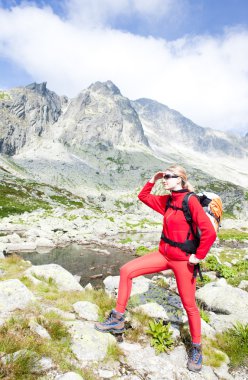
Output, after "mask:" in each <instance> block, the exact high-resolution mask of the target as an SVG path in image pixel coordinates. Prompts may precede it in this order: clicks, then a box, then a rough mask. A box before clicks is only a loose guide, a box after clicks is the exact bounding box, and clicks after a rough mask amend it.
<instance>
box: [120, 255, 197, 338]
mask: <svg viewBox="0 0 248 380" xmlns="http://www.w3.org/2000/svg"><path fill="white" fill-rule="evenodd" d="M166 269H171V270H172V271H173V272H174V275H175V277H176V282H177V288H178V292H179V295H180V297H181V301H182V304H183V306H184V308H185V310H186V312H187V315H188V320H189V328H190V333H191V337H192V341H193V342H194V343H200V341H201V318H200V313H199V310H198V308H197V306H196V302H195V290H196V280H195V279H194V278H193V269H194V266H193V265H190V264H189V263H188V261H175V260H170V259H167V258H166V257H165V256H164V255H162V254H161V253H160V252H153V253H151V254H149V255H146V256H142V257H139V258H137V259H134V260H132V261H130V262H129V263H127V264H125V265H123V266H122V267H121V269H120V283H119V290H118V298H117V305H116V311H118V312H120V313H124V312H125V309H126V306H127V303H128V299H129V297H130V294H131V288H132V279H133V278H134V277H138V276H141V275H145V274H151V273H156V272H161V271H163V270H166Z"/></svg>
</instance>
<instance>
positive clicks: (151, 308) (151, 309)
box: [134, 302, 169, 321]
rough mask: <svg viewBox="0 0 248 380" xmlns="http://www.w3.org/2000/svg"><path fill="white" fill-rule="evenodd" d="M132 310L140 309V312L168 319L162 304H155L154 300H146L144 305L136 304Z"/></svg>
mask: <svg viewBox="0 0 248 380" xmlns="http://www.w3.org/2000/svg"><path fill="white" fill-rule="evenodd" d="M134 310H135V311H141V312H142V313H144V314H146V315H148V316H150V317H152V318H161V319H163V320H164V321H168V320H169V317H168V315H167V313H166V311H165V309H164V308H163V306H161V305H159V304H157V303H156V302H148V303H146V304H144V305H140V306H137V307H136V308H135V309H134Z"/></svg>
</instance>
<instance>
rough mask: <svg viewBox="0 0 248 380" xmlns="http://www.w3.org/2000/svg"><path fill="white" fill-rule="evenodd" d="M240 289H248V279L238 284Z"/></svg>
mask: <svg viewBox="0 0 248 380" xmlns="http://www.w3.org/2000/svg"><path fill="white" fill-rule="evenodd" d="M238 287H239V288H240V289H245V290H247V289H248V281H247V280H242V281H241V282H240V284H239V286H238Z"/></svg>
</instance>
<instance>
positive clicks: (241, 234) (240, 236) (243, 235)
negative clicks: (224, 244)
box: [218, 228, 248, 241]
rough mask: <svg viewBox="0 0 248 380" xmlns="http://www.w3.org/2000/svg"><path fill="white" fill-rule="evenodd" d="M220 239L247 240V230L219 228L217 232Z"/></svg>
mask: <svg viewBox="0 0 248 380" xmlns="http://www.w3.org/2000/svg"><path fill="white" fill-rule="evenodd" d="M218 237H219V239H220V240H231V239H233V240H238V241H243V240H248V232H245V231H240V230H236V229H234V228H232V229H220V231H219V233H218Z"/></svg>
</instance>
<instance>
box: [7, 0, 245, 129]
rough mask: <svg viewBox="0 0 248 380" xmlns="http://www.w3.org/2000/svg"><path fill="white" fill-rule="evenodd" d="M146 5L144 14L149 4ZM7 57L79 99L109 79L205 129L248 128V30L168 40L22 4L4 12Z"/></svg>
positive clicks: (132, 95) (131, 94)
mask: <svg viewBox="0 0 248 380" xmlns="http://www.w3.org/2000/svg"><path fill="white" fill-rule="evenodd" d="M75 1H76V0H74V2H75ZM80 3H82V2H80ZM96 3H97V1H96ZM106 3H107V0H105V5H106ZM108 3H109V7H110V6H111V5H113V4H114V3H119V4H122V8H121V9H119V10H115V12H116V14H117V12H120V11H121V12H122V11H123V9H125V4H127V3H128V0H120V1H119V2H117V1H115V2H114V1H113V0H108ZM134 3H135V0H134V1H133V4H134ZM158 3H159V0H158V1H157V4H158ZM137 4H141V1H140V2H138V0H136V5H137ZM118 6H120V5H118ZM143 6H144V8H142V9H143V12H144V13H145V11H148V10H149V9H148V8H146V6H147V7H149V5H148V2H147V1H144V3H143ZM154 9H155V8H154ZM149 12H151V9H150V10H149ZM101 17H102V16H101ZM101 17H100V18H99V20H100V19H101V20H102V19H103V18H101ZM95 25H97V23H96V24H95ZM0 56H3V57H6V58H8V59H10V60H11V61H13V62H15V63H16V65H18V66H19V67H21V68H24V69H25V70H26V71H27V72H28V73H29V74H30V75H31V76H32V77H33V78H34V80H35V81H37V82H39V81H47V82H48V87H49V88H50V89H51V90H54V91H56V92H57V93H59V94H66V95H68V96H71V97H72V96H76V95H77V93H78V92H79V91H81V90H82V89H84V88H85V87H87V86H88V85H90V84H91V83H92V82H95V81H98V80H100V81H105V80H108V79H110V80H112V81H113V82H114V83H115V84H116V85H117V86H118V87H119V88H120V90H121V92H122V93H123V94H124V95H125V96H127V97H129V98H130V99H136V98H139V97H148V98H152V99H155V100H158V101H160V102H162V103H164V104H166V105H168V106H169V107H171V108H174V109H176V110H178V111H180V112H181V113H182V114H184V115H185V116H187V117H189V118H190V119H192V120H193V121H194V122H196V123H197V124H199V125H202V126H209V127H212V128H218V129H231V128H237V129H238V128H241V127H244V126H248V109H247V103H248V75H247V62H248V31H247V30H241V29H230V30H226V32H225V33H224V34H223V36H219V37H211V36H198V37H185V38H182V39H180V40H176V41H172V42H168V41H165V40H163V39H155V38H152V37H147V38H145V37H141V36H135V35H132V34H130V33H123V32H121V31H117V30H113V29H111V28H108V27H107V26H106V25H105V26H104V27H103V26H102V27H100V26H95V28H92V27H89V26H88V25H87V24H84V23H82V24H80V23H78V22H77V23H74V22H73V18H68V19H65V20H62V19H60V18H59V17H58V16H57V15H55V14H54V13H53V12H52V10H51V9H50V8H43V9H40V8H35V7H31V6H23V7H16V8H13V9H12V10H11V11H8V10H0ZM0 84H1V83H0Z"/></svg>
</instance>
